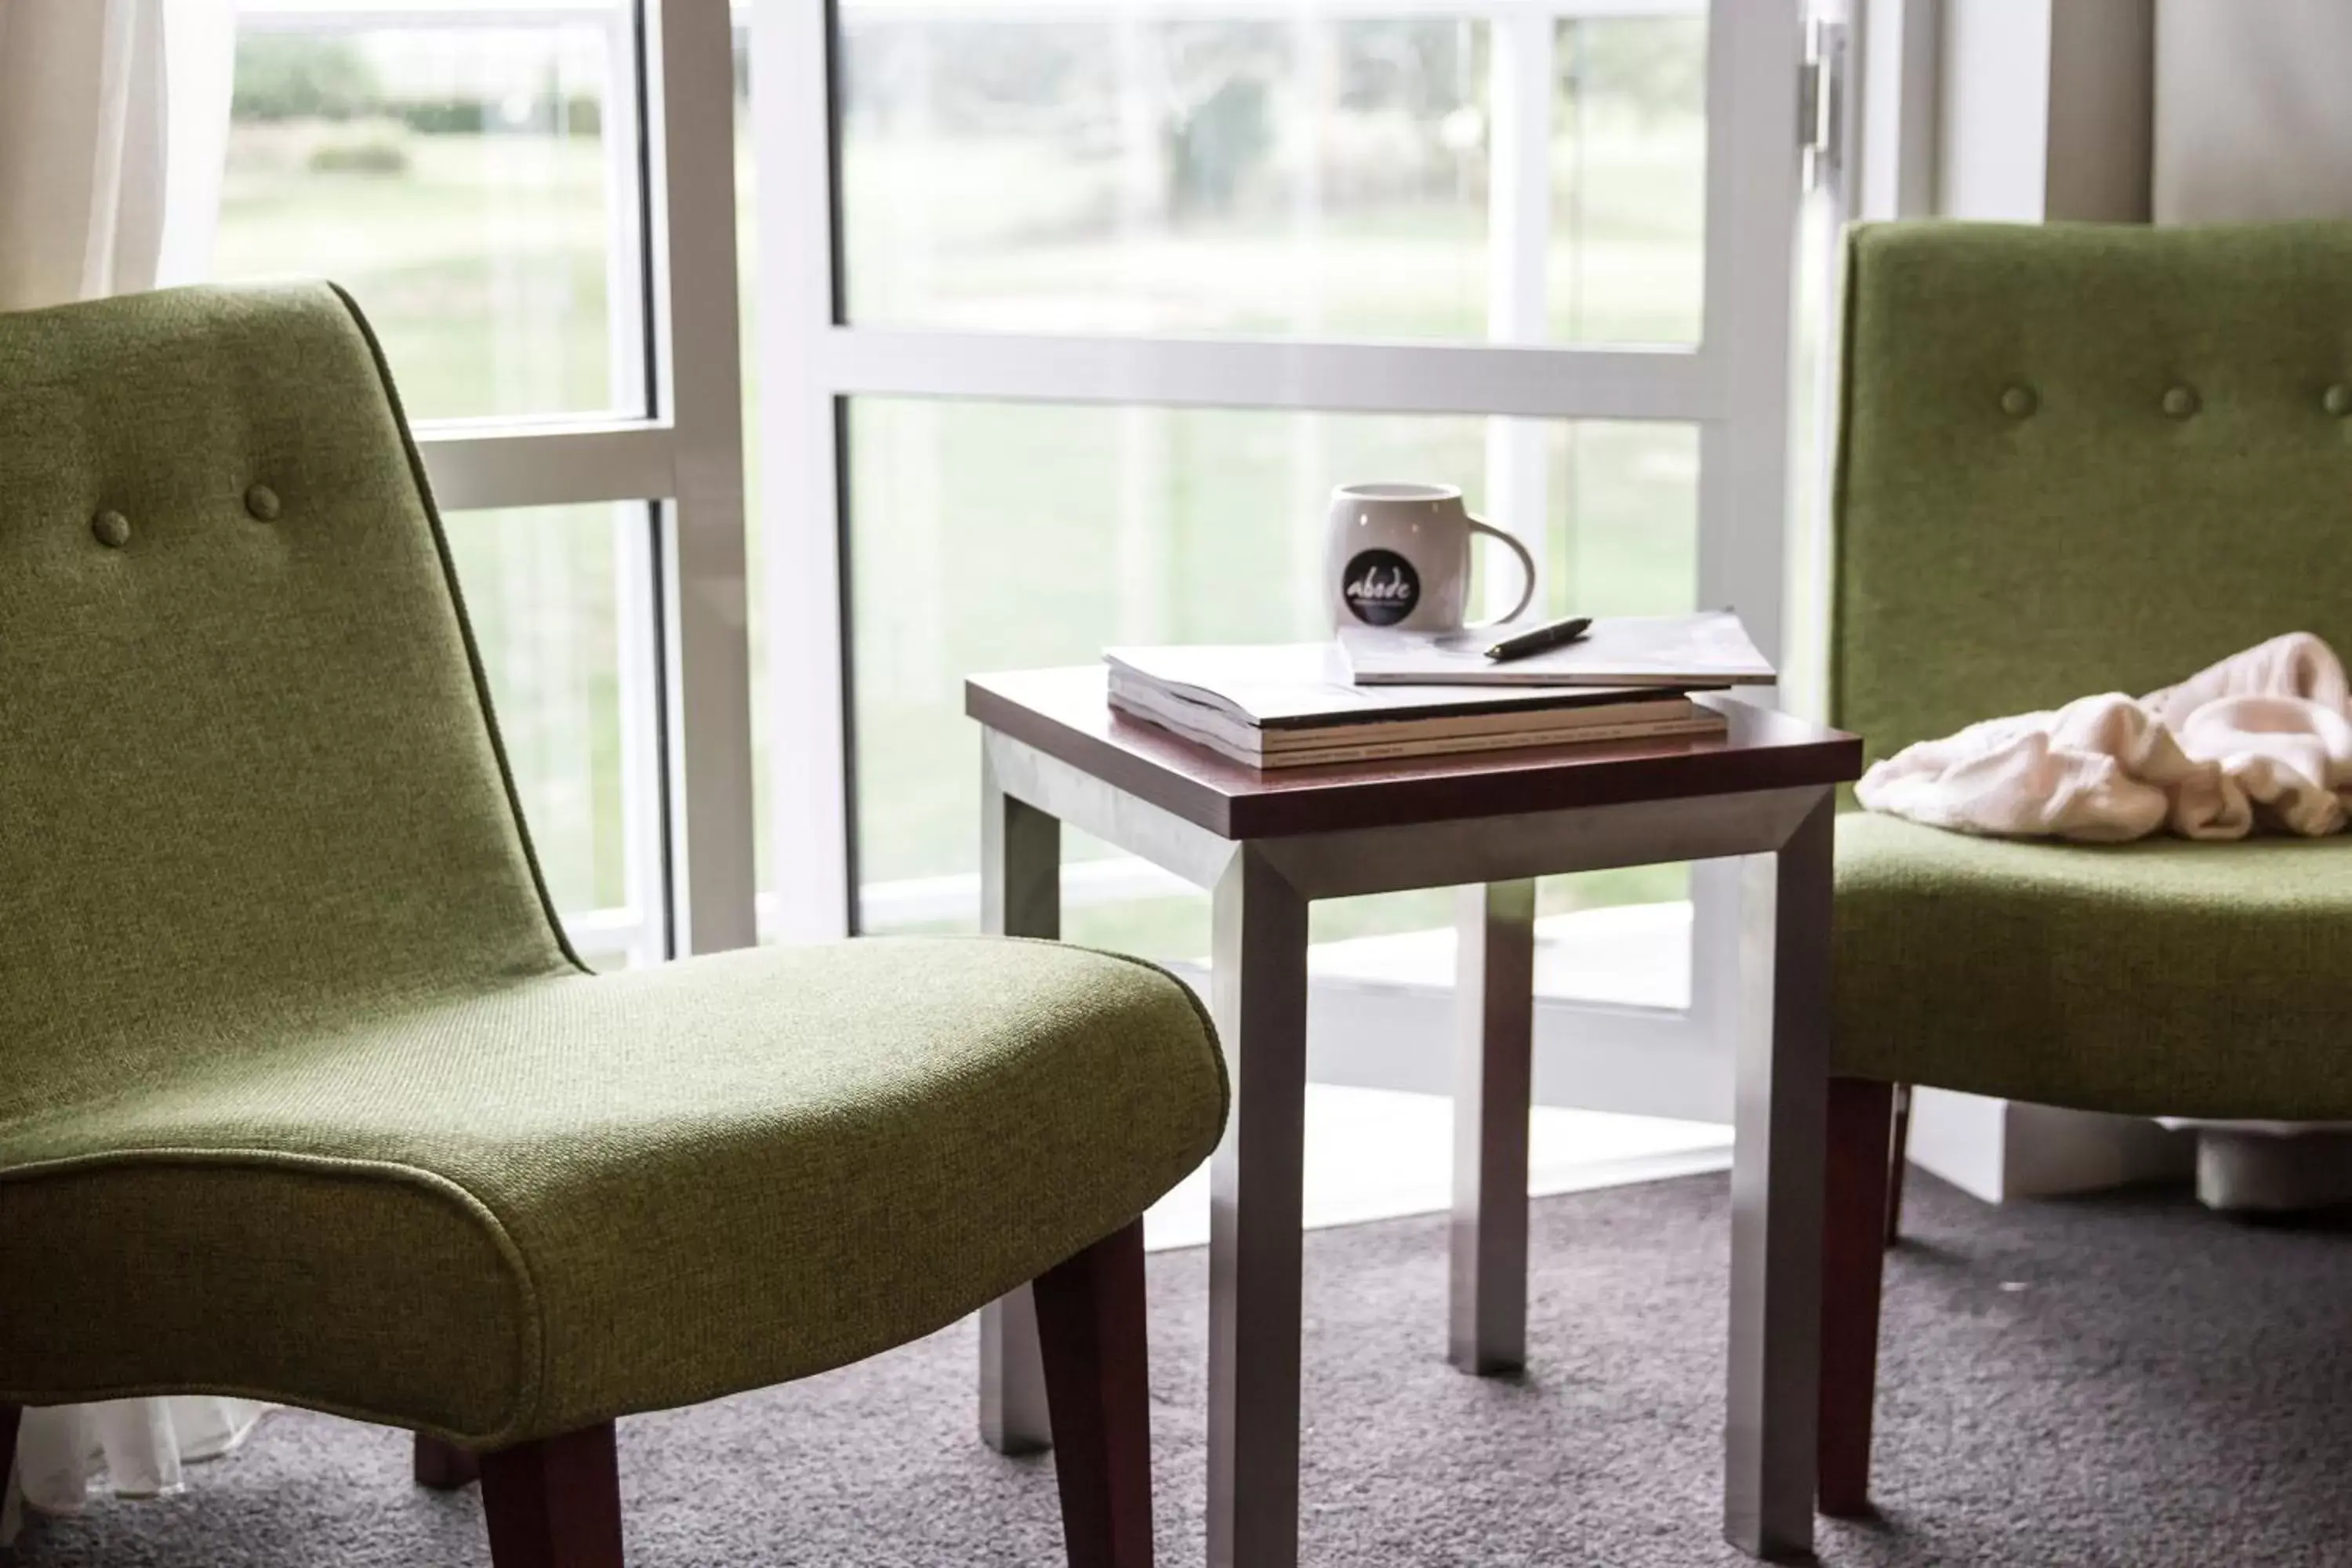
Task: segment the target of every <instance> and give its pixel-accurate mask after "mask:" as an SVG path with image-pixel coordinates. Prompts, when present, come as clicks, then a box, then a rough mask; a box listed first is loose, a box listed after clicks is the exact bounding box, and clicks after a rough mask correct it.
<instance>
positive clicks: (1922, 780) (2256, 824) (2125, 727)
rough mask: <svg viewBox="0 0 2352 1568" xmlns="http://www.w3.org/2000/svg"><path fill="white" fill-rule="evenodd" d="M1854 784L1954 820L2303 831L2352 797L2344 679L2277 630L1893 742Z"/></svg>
mask: <svg viewBox="0 0 2352 1568" xmlns="http://www.w3.org/2000/svg"><path fill="white" fill-rule="evenodd" d="M1855 794H1856V795H1858V796H1859V797H1860V799H1861V801H1862V804H1863V805H1865V806H1867V807H1869V808H1870V809H1871V810H1873V811H1883V812H1885V813H1886V814H1888V815H1889V816H1905V817H1909V818H1910V819H1911V820H1912V821H1914V822H1924V823H1927V824H1928V825H1929V826H1935V827H1948V828H1952V829H1954V830H1956V831H1958V832H1961V833H1986V834H2001V835H2011V836H2021V837H2055V838H2073V839H2079V840H2082V841H2084V842H2087V843H2095V844H2113V843H2121V842H2123V841H2125V840H2126V839H2132V838H2144V837H2147V835H2149V834H2151V833H2155V832H2157V831H2158V830H2159V829H2166V830H2169V831H2171V832H2173V833H2177V834H2179V835H2180V836H2181V837H2184V838H2243V837H2246V835H2247V834H2249V833H2253V832H2257V831H2263V832H2274V833H2295V834H2302V835H2304V836H2305V837H2319V836H2320V835H2322V834H2328V833H2335V832H2338V831H2340V830H2341V829H2342V828H2343V827H2344V826H2345V823H2346V820H2347V809H2352V691H2348V690H2347V683H2346V680H2345V674H2344V664H2343V661H2342V660H2341V659H2339V658H2336V653H2335V650H2334V649H2332V648H2330V647H2328V646H2327V645H2326V643H2324V642H2322V641H2320V640H2319V639H2318V638H2317V637H2313V636H2311V635H2310V634H2309V633H2307V632H2292V633H2289V634H2288V635H2287V636H2285V637H2273V638H2272V639H2271V640H2270V641H2269V642H2266V643H2263V645H2262V646H2261V647H2252V648H2248V649H2247V650H2246V651H2245V652H2243V653H2241V654H2237V655H2234V656H2232V657H2231V658H2225V659H2223V660H2222V661H2221V663H2219V664H2217V665H2215V666H2213V667H2212V668H2210V669H2207V670H2205V671H2203V672H2202V673H2200V674H2198V675H2196V676H2192V677H2191V678H2190V679H2187V680H2185V681H2182V682H2181V683H2180V684H2179V685H2178V686H2172V687H2167V688H2166V689H2164V690H2162V691H2152V692H2150V693H2148V694H2147V696H2145V697H2142V698H2139V699H2137V700H2134V699H2132V698H2129V697H2126V696H2125V695H2124V694H2123V693H2122V692H2120V691H2110V692H2106V693H2105V694H2103V695H2101V696H2097V697H2084V698H2078V699H2076V700H2074V701H2073V702H2069V703H2068V704H2066V706H2065V707H2063V708H2061V709H2058V710H2055V711H2053V712H2043V713H2021V714H2018V715H2017V716H2016V717H2014V718H2010V719H1990V720H1987V721H1984V722H1983V723H1981V724H1971V725H1969V727H1968V728H1967V729H1965V730H1962V731H1960V732H1959V733H1958V734H1957V735H1952V736H1949V737H1948V738H1946V739H1944V740H1941V741H1923V742H1919V743H1918V744H1917V745H1915V746H1906V748H1904V749H1903V750H1902V751H1900V752H1896V753H1895V755H1894V756H1891V757H1889V758H1887V759H1886V760H1885V762H1883V763H1879V764H1878V765H1876V766H1875V767H1874V768H1872V769H1871V770H1870V771H1869V772H1868V773H1864V775H1863V778H1862V783H1861V784H1858V785H1856V786H1855Z"/></svg>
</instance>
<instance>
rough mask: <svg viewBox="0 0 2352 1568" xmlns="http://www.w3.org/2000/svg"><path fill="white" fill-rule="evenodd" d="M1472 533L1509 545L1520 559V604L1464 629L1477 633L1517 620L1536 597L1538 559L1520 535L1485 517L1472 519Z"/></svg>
mask: <svg viewBox="0 0 2352 1568" xmlns="http://www.w3.org/2000/svg"><path fill="white" fill-rule="evenodd" d="M1466 515H1467V514H1466V513H1465V516H1466ZM1470 531H1471V532H1473V533H1483V534H1485V535H1486V537H1487V538H1489V539H1499V540H1501V541H1502V542H1504V543H1506V544H1507V545H1509V546H1510V547H1511V552H1512V553H1513V554H1514V555H1517V557H1518V558H1519V602H1518V603H1517V604H1516V605H1512V606H1511V607H1510V609H1509V610H1508V611H1507V613H1505V614H1503V615H1499V616H1496V617H1495V618H1494V619H1493V620H1491V621H1475V622H1472V623H1471V624H1470V625H1469V626H1465V628H1464V629H1465V630H1467V631H1475V630H1477V629H1478V628H1479V627H1481V626H1501V625H1502V624H1503V623H1504V622H1506V621H1516V620H1517V619H1518V618H1519V616H1521V615H1522V614H1523V613H1524V612H1525V611H1526V609H1527V607H1528V604H1529V603H1530V602H1531V601H1532V600H1533V599H1534V598H1535V596H1536V558H1535V557H1534V556H1532V555H1530V554H1528V547H1527V546H1526V545H1524V544H1522V543H1520V542H1519V537H1518V535H1517V534H1515V533H1506V532H1505V531H1503V530H1501V529H1499V528H1496V526H1495V525H1494V524H1493V523H1491V522H1488V521H1486V519H1485V518H1483V517H1472V518H1470Z"/></svg>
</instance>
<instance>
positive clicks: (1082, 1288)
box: [499, 1220, 1151, 1568]
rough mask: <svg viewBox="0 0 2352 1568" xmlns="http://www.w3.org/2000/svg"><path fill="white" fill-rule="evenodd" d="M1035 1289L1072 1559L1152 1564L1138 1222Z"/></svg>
mask: <svg viewBox="0 0 2352 1568" xmlns="http://www.w3.org/2000/svg"><path fill="white" fill-rule="evenodd" d="M1034 1296H1035V1299H1036V1302H1037V1338H1038V1342H1039V1344H1040V1345H1041V1347H1042V1348H1043V1349H1044V1352H1045V1405H1046V1411H1047V1414H1048V1415H1049V1416H1050V1418H1051V1419H1052V1421H1053V1424H1054V1468H1055V1472H1056V1475H1057V1477H1058V1479H1059V1480H1060V1482H1061V1489H1062V1534H1063V1537H1064V1539H1065V1541H1066V1542H1067V1543H1068V1547H1069V1554H1070V1568H1150V1563H1151V1394H1150V1386H1149V1384H1148V1381H1147V1379H1146V1375H1145V1373H1146V1365H1147V1363H1146V1355H1145V1350H1144V1332H1143V1222H1142V1221H1141V1220H1137V1221H1136V1222H1135V1223H1134V1224H1132V1225H1130V1226H1128V1227H1127V1228H1126V1229H1124V1230H1121V1231H1118V1232H1117V1233H1115V1234H1113V1235H1111V1236H1108V1237H1104V1238H1103V1239H1102V1240H1100V1241H1098V1242H1096V1243H1095V1244H1094V1245H1093V1246H1092V1247H1087V1249H1086V1250H1085V1251H1084V1252H1081V1253H1079V1254H1078V1255H1077V1256H1076V1257H1075V1258H1071V1259H1070V1260H1069V1261H1068V1262H1066V1263H1063V1264H1059V1265H1057V1266H1056V1267H1055V1268H1051V1269H1048V1270H1047V1271H1046V1272H1045V1273H1044V1274H1041V1275H1039V1276H1038V1277H1037V1281H1036V1288H1035V1290H1034ZM499 1568H505V1564H503V1563H501V1564H500V1565H499Z"/></svg>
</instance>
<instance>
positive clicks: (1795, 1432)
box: [964, 667, 1861, 1568]
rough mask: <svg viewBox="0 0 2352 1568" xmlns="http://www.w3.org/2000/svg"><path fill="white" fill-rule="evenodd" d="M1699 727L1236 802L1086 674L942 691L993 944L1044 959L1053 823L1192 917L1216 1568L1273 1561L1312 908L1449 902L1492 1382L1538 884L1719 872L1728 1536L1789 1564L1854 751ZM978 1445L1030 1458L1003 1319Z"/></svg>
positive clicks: (1480, 1343) (1290, 1539)
mask: <svg viewBox="0 0 2352 1568" xmlns="http://www.w3.org/2000/svg"><path fill="white" fill-rule="evenodd" d="M1710 700H1713V699H1710ZM1723 706H1724V708H1725V710H1726V711H1727V713H1728V714H1729V715H1730V718H1731V730H1730V732H1729V734H1728V736H1727V737H1725V738H1722V739H1706V740H1689V739H1675V740H1664V741H1650V742H1622V743H1614V742H1612V743H1602V744H1596V745H1585V746H1574V747H1555V748H1546V749H1541V750H1528V751H1513V752H1484V753H1473V754H1470V755H1467V756H1460V757H1438V758H1431V759H1423V760H1414V761H1408V762H1395V763H1355V764H1348V765H1340V766H1331V767H1319V768H1300V769H1285V770H1281V771H1279V772H1274V773H1259V772H1257V771H1256V770H1254V769H1250V768H1246V767H1242V766H1238V765H1236V764H1234V763H1227V762H1225V761H1224V760H1223V759H1222V758H1219V757H1217V756H1216V755H1214V754H1213V753H1212V752H1207V751H1204V750H1202V749H1200V748H1198V747H1195V746H1192V745H1190V744H1187V743H1186V742H1182V741H1180V740H1178V739H1177V738H1176V737H1174V736H1173V735H1171V734H1169V733H1168V732H1166V731H1162V730H1159V729H1157V728H1155V727H1153V726H1150V725H1148V724H1142V723H1138V722H1135V721H1130V720H1129V719H1127V718H1125V717H1124V716H1122V715H1119V714H1117V713H1114V712H1113V711H1111V710H1110V708H1109V707H1108V703H1107V702H1106V701H1105V700H1104V680H1103V674H1102V671H1101V669H1100V668H1092V667H1090V668H1076V669H1052V670H1036V671H1030V672H1024V673H1020V674H1012V675H992V676H982V677H977V678H974V679H971V680H970V681H968V682H966V684H965V687H964V710H965V712H966V713H968V714H970V715H971V717H972V718H973V719H975V720H977V721H979V722H980V724H981V726H982V794H983V807H982V809H983V819H982V837H983V855H982V885H983V905H984V914H985V923H986V926H987V929H988V930H989V931H994V932H998V933H1001V934H1004V935H1013V936H1035V937H1056V936H1059V935H1060V926H1061V895H1060V860H1061V854H1060V851H1061V828H1060V825H1061V824H1062V823H1064V822H1067V823H1069V824H1070V825H1071V826H1075V827H1077V828H1080V829H1083V830H1084V831H1086V832H1087V833H1090V834H1093V835H1094V836H1095V837H1098V838H1101V839H1103V840H1105V841H1107V842H1108V843H1111V844H1114V845H1116V846H1118V847H1120V848H1122V849H1125V850H1127V851H1129V853H1131V854H1135V855H1139V856H1141V857H1142V858H1145V859H1147V860H1150V861H1151V862H1153V863H1154V864H1156V865H1159V866H1160V867H1162V868H1166V869H1168V870H1170V871H1172V872H1174V873H1175V874H1177V875H1178V876H1181V877H1182V878H1184V879H1187V880H1189V881H1191V882H1192V883H1193V884H1194V885H1196V886H1198V887H1201V888H1203V889H1210V890H1211V892H1212V893H1213V899H1214V916H1213V939H1212V943H1213V950H1214V951H1213V959H1212V977H1211V985H1210V989H1211V995H1212V1011H1213V1014H1214V1016H1215V1018H1216V1021H1217V1028H1218V1031H1219V1033H1220V1035H1221V1036H1222V1037H1223V1044H1224V1049H1225V1053H1226V1059H1227V1063H1228V1066H1229V1068H1230V1069H1231V1072H1232V1076H1233V1085H1234V1106H1233V1116H1232V1120H1231V1122H1230V1124H1229V1125H1228V1126H1227V1128H1226V1131H1225V1137H1224V1141H1223V1142H1222V1143H1221V1144H1220V1145H1219V1146H1218V1148H1217V1152H1216V1154H1215V1156H1214V1157H1213V1162H1212V1167H1211V1173H1210V1181H1211V1192H1212V1197H1211V1230H1210V1243H1209V1289H1210V1298H1211V1299H1210V1328H1209V1402H1208V1403H1209V1422H1208V1451H1209V1487H1208V1525H1209V1542H1208V1561H1209V1563H1210V1564H1211V1568H1292V1565H1293V1564H1295V1563H1297V1555H1298V1452H1299V1332H1300V1329H1299V1324H1300V1306H1299V1258H1300V1221H1301V1210H1300V1181H1301V1152H1302V1144H1303V1131H1304V1121H1305V1111H1306V1089H1307V904H1308V902H1309V901H1310V900H1315V899H1327V898H1348V897H1353V896H1355V895H1358V894H1363V893H1386V892H1398V891H1403V890H1406V889H1420V888H1447V887H1451V888H1458V889H1461V892H1460V894H1459V895H1458V897H1459V899H1460V903H1459V914H1460V922H1461V943H1460V954H1461V956H1460V960H1459V964H1460V968H1459V974H1458V1002H1457V1007H1458V1010H1459V1016H1460V1019H1461V1028H1460V1037H1459V1040H1458V1042H1457V1047H1456V1048H1457V1051H1458V1056H1457V1058H1456V1074H1455V1097H1454V1118H1455V1134H1454V1136H1455V1140H1456V1142H1455V1157H1454V1171H1455V1175H1454V1234H1453V1258H1452V1267H1453V1281H1452V1308H1451V1316H1452V1323H1451V1340H1450V1346H1451V1352H1452V1355H1453V1359H1454V1363H1456V1364H1457V1365H1459V1366H1462V1367H1463V1368H1464V1369H1465V1370H1466V1371H1471V1372H1477V1373H1488V1372H1496V1371H1501V1370H1507V1369H1510V1368H1513V1367H1516V1366H1517V1365H1518V1364H1519V1363H1520V1361H1521V1359H1522V1357H1523V1355H1524V1337H1525V1329H1526V1319H1527V1246H1528V1196H1527V1194H1528V1106H1529V1100H1530V1092H1531V1090H1530V1064H1531V1060H1532V1037H1533V1016H1534V923H1535V882H1534V879H1536V878H1538V877H1543V876H1550V875H1554V874H1557V873H1561V872H1569V871H1587V870H1595V869H1599V868H1604V867H1612V866H1635V865H1645V864H1650V863H1654V862H1661V861H1679V860H1700V859H1711V858H1717V857H1722V856H1744V857H1748V861H1747V865H1746V868H1745V870H1744V875H1743V888H1742V918H1743V922H1744V923H1743V929H1742V933H1741V943H1740V945H1741V958H1742V970H1743V973H1744V975H1745V978H1746V991H1745V994H1744V997H1743V1026H1742V1029H1741V1032H1740V1039H1739V1045H1738V1063H1737V1069H1736V1071H1737V1088H1736V1093H1735V1103H1736V1108H1737V1109H1736V1119H1737V1121H1736V1128H1735V1138H1736V1142H1735V1145H1734V1152H1733V1157H1732V1265H1731V1346H1730V1390H1729V1401H1728V1410H1727V1419H1726V1425H1725V1472H1724V1489H1725V1498H1724V1529H1725V1532H1726V1534H1727V1537H1728V1539H1729V1540H1730V1541H1731V1542H1732V1543H1733V1544H1734V1545H1736V1546H1738V1547H1740V1548H1741V1549H1742V1550H1744V1551H1746V1552H1749V1553H1751V1554H1754V1555H1758V1556H1766V1557H1780V1556H1789V1555H1796V1554H1801V1553H1803V1552H1808V1551H1810V1550H1811V1545H1812V1534H1813V1489H1814V1474H1815V1453H1814V1443H1815V1432H1816V1426H1817V1421H1816V1415H1817V1400H1818V1390H1817V1387H1816V1380H1817V1378H1818V1375H1819V1352H1820V1332H1821V1322H1820V1318H1821V1247H1822V1183H1823V1167H1822V1137H1823V1131H1824V1123H1825V1119H1826V1102H1827V1082H1828V1068H1829V1035H1828V1019H1827V1006H1828V1001H1829V939H1830V889H1831V819H1832V813H1833V811H1834V809H1835V802H1834V798H1833V796H1834V792H1835V789H1836V786H1837V785H1838V784H1842V783H1844V782H1846V781H1847V780H1850V779H1852V778H1853V777H1854V776H1855V775H1856V774H1857V773H1859V772H1860V768H1861V743H1860V742H1858V741H1856V740H1855V739H1854V738H1853V737H1852V736H1849V735H1844V734H1841V733H1839V732H1838V731H1833V730H1826V729H1822V728H1821V727H1819V726H1817V725H1812V724H1808V723H1805V722H1802V721H1799V720H1795V719H1791V718H1789V717H1787V716H1786V715H1783V714H1779V713H1773V712H1769V711H1767V710H1761V709H1758V708H1754V707H1749V706H1747V705H1745V704H1741V703H1737V702H1732V701H1729V700H1724V701H1723ZM981 1426H982V1436H984V1437H985V1438H986V1439H987V1440H988V1441H989V1442H990V1443H991V1444H992V1446H994V1447H998V1448H1000V1449H1003V1450H1004V1451H1007V1452H1015V1451H1022V1450H1026V1449H1034V1448H1038V1447H1045V1445H1046V1444H1047V1443H1048V1442H1049V1441H1050V1438H1051V1434H1050V1431H1049V1429H1048V1426H1047V1424H1046V1419H1045V1383H1044V1375H1043V1372H1042V1369H1041V1367H1040V1364H1039V1363H1038V1359H1037V1348H1036V1330H1035V1319H1034V1312H1033V1311H1032V1310H1031V1308H1030V1305H1029V1302H1028V1300H1027V1292H1026V1291H1025V1290H1023V1291H1019V1292H1015V1293H1014V1294H1013V1295H1011V1296H1008V1297H1006V1298H1004V1299H1003V1300H1001V1301H998V1302H996V1303H994V1304H992V1306H991V1307H990V1308H989V1309H988V1310H986V1311H985V1312H983V1314H982V1325H981Z"/></svg>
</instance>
